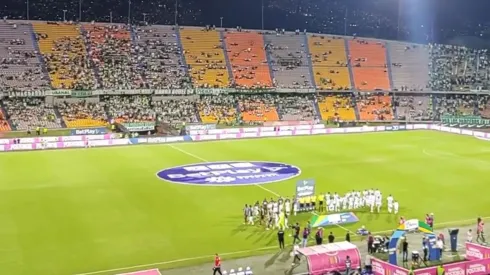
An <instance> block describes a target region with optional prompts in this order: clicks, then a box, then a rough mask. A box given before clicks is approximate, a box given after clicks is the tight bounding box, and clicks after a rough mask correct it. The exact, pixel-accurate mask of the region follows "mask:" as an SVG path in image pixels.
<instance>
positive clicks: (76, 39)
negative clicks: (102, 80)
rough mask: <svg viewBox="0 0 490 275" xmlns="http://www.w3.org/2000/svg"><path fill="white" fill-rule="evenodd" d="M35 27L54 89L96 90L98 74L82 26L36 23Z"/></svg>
mask: <svg viewBox="0 0 490 275" xmlns="http://www.w3.org/2000/svg"><path fill="white" fill-rule="evenodd" d="M33 27H34V30H35V31H36V33H37V37H38V43H39V49H40V51H41V54H42V56H43V59H44V62H45V64H46V66H47V70H48V73H49V76H50V79H51V86H52V87H53V88H55V89H75V90H84V89H93V88H96V80H95V75H94V71H93V69H92V66H91V64H90V60H89V59H88V58H87V50H86V47H85V43H84V41H83V37H82V35H81V32H80V27H79V26H77V25H75V24H70V23H57V22H55V23H52V22H48V23H42V22H36V23H34V24H33Z"/></svg>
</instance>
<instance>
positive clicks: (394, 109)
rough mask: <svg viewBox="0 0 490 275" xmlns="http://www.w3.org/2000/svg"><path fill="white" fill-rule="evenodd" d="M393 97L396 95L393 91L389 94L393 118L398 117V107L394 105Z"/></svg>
mask: <svg viewBox="0 0 490 275" xmlns="http://www.w3.org/2000/svg"><path fill="white" fill-rule="evenodd" d="M395 97H396V95H395V93H393V94H392V95H391V106H393V108H392V109H393V118H395V119H398V108H396V105H395Z"/></svg>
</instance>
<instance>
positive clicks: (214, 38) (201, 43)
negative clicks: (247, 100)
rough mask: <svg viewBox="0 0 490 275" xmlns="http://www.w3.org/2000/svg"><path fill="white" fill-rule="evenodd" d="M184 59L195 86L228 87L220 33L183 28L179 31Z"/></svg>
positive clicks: (228, 82)
mask: <svg viewBox="0 0 490 275" xmlns="http://www.w3.org/2000/svg"><path fill="white" fill-rule="evenodd" d="M180 37H181V42H182V48H184V56H185V61H186V63H187V64H188V65H189V67H190V69H189V72H190V75H191V77H192V82H193V83H194V86H196V87H218V88H223V87H228V86H229V84H230V81H229V78H230V76H229V75H228V69H227V68H226V61H225V52H224V50H223V48H222V42H221V41H220V39H221V38H220V33H219V32H217V31H215V30H209V31H204V30H200V29H187V28H184V29H183V30H181V31H180Z"/></svg>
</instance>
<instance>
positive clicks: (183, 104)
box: [153, 99, 199, 124]
mask: <svg viewBox="0 0 490 275" xmlns="http://www.w3.org/2000/svg"><path fill="white" fill-rule="evenodd" d="M153 105H154V110H155V112H156V115H157V117H156V118H157V120H158V121H160V122H165V123H170V124H175V123H180V122H186V123H196V122H198V121H199V120H198V119H197V112H196V102H195V101H194V100H190V99H182V100H174V99H167V100H161V101H156V102H154V103H153Z"/></svg>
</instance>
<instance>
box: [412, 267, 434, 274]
mask: <svg viewBox="0 0 490 275" xmlns="http://www.w3.org/2000/svg"><path fill="white" fill-rule="evenodd" d="M413 274H415V275H437V268H435V267H428V268H422V269H416V270H414V271H413Z"/></svg>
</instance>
